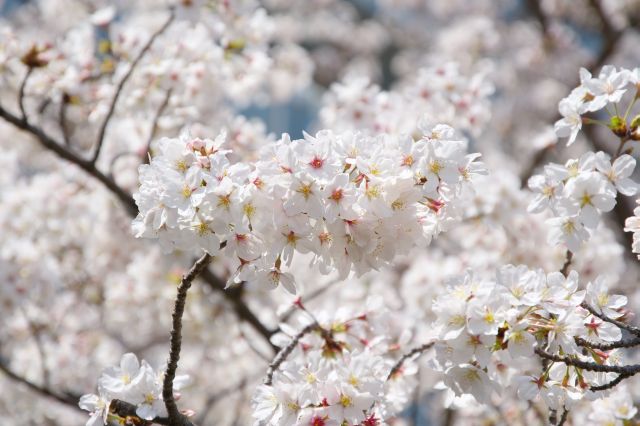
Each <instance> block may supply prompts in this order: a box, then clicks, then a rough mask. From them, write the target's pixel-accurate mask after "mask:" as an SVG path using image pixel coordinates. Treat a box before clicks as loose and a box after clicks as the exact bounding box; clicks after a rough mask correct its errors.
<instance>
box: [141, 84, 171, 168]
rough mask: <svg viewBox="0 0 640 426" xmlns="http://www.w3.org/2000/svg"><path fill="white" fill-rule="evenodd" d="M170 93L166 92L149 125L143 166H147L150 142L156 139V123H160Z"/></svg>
mask: <svg viewBox="0 0 640 426" xmlns="http://www.w3.org/2000/svg"><path fill="white" fill-rule="evenodd" d="M171 92H172V89H169V90H167V93H166V94H165V95H164V100H163V101H162V104H160V107H159V108H158V111H156V115H155V117H154V118H153V122H152V124H151V131H150V132H149V138H148V139H147V148H146V149H145V151H144V157H143V158H142V161H143V163H144V164H149V159H150V154H151V142H153V139H154V138H155V137H156V131H157V130H158V121H160V116H162V113H163V112H164V110H165V109H166V108H167V106H168V105H169V99H170V98H171Z"/></svg>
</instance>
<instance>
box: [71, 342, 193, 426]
mask: <svg viewBox="0 0 640 426" xmlns="http://www.w3.org/2000/svg"><path fill="white" fill-rule="evenodd" d="M163 378H164V371H162V370H159V371H155V370H154V369H153V368H152V367H151V366H150V365H149V364H148V363H147V362H146V361H145V360H142V362H139V361H138V358H137V357H136V356H135V355H134V354H132V353H127V354H124V355H123V356H122V359H121V360H120V365H118V366H115V367H108V368H106V369H105V370H104V371H103V372H102V374H101V375H100V378H99V379H98V394H97V395H96V394H87V395H83V396H82V398H80V408H82V409H83V410H87V411H89V412H90V413H91V417H90V419H89V420H88V421H87V426H98V425H105V424H107V420H108V419H110V418H111V419H112V420H113V419H115V420H117V418H116V417H117V413H112V412H111V411H110V405H111V401H112V400H115V399H118V400H120V401H124V402H127V403H129V404H133V405H135V407H136V415H137V416H138V417H140V418H141V419H145V420H153V419H154V418H156V417H162V416H166V414H167V411H166V408H165V405H164V401H163V399H162V382H163ZM188 381H189V377H188V376H186V375H182V376H177V377H176V378H175V380H174V383H173V389H174V391H177V390H180V389H181V388H182V387H183V386H184V385H186V384H187V383H188Z"/></svg>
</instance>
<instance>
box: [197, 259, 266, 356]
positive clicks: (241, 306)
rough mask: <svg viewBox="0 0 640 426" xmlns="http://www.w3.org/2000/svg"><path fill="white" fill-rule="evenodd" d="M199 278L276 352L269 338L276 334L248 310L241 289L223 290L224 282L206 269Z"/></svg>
mask: <svg viewBox="0 0 640 426" xmlns="http://www.w3.org/2000/svg"><path fill="white" fill-rule="evenodd" d="M201 278H202V279H203V280H204V281H205V282H206V283H207V284H208V285H209V287H210V288H211V289H212V290H215V291H217V292H220V293H222V295H223V296H224V298H225V299H227V300H228V301H229V302H231V306H232V308H233V310H234V312H235V313H236V315H237V316H238V318H239V319H241V320H242V321H245V322H247V323H249V324H250V325H251V326H252V327H253V329H254V330H256V331H257V332H258V333H259V334H260V335H261V336H262V337H264V338H265V340H267V342H269V344H270V345H271V347H272V348H273V349H274V351H276V352H277V350H278V347H277V346H275V345H274V344H273V343H271V341H270V338H271V336H273V335H274V334H275V332H276V330H271V329H269V328H267V327H266V326H265V325H264V324H263V323H262V321H260V319H259V318H258V317H257V316H256V315H255V314H254V313H253V312H252V311H251V310H250V309H249V307H248V306H247V304H246V303H245V302H244V300H243V299H242V288H241V287H230V288H227V289H226V290H225V282H224V281H222V280H221V279H220V278H218V277H217V276H215V275H214V274H213V273H212V272H211V271H210V270H208V269H206V270H204V271H203V272H202V276H201Z"/></svg>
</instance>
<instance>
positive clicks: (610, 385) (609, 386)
mask: <svg viewBox="0 0 640 426" xmlns="http://www.w3.org/2000/svg"><path fill="white" fill-rule="evenodd" d="M631 376H632V375H631V374H619V375H618V377H616V378H615V379H613V380H612V381H610V382H609V383H605V384H604V385H600V386H591V387H590V388H589V389H591V390H592V391H593V392H597V391H604V390H608V389H612V388H614V387H615V386H617V385H619V384H620V382H622V381H623V380H624V379H627V378H629V377H631Z"/></svg>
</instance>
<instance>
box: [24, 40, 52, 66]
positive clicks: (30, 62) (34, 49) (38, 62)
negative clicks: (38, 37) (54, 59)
mask: <svg viewBox="0 0 640 426" xmlns="http://www.w3.org/2000/svg"><path fill="white" fill-rule="evenodd" d="M47 49H48V48H47V47H38V46H36V45H35V44H34V45H32V46H31V48H30V49H29V50H28V51H27V53H25V54H24V55H22V57H21V58H20V62H22V63H23V64H25V65H26V66H27V67H29V68H42V67H44V66H47V64H48V63H49V60H48V59H46V58H43V57H42V56H41V55H40V54H41V53H42V52H44V51H46V50H47Z"/></svg>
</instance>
